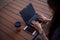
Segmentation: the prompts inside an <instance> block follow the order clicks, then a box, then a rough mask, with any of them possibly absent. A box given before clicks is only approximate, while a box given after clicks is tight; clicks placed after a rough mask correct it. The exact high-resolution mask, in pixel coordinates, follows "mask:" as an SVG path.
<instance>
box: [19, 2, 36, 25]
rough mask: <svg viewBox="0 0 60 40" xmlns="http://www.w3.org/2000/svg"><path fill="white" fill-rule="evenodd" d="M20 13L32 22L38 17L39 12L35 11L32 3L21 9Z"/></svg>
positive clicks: (28, 22)
mask: <svg viewBox="0 0 60 40" xmlns="http://www.w3.org/2000/svg"><path fill="white" fill-rule="evenodd" d="M20 14H21V16H22V18H23V20H24V21H25V22H26V23H27V24H30V23H31V21H32V20H35V19H36V18H37V13H36V12H35V10H34V8H33V6H32V4H31V3H30V4H29V5H27V6H26V7H25V8H24V9H23V10H21V11H20Z"/></svg>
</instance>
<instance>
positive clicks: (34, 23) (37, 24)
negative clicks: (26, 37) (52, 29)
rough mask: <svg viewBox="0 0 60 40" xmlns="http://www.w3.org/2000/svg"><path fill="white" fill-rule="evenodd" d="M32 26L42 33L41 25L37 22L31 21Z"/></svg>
mask: <svg viewBox="0 0 60 40" xmlns="http://www.w3.org/2000/svg"><path fill="white" fill-rule="evenodd" d="M32 24H33V25H34V26H35V28H36V29H37V30H38V31H39V32H40V31H42V30H43V29H42V27H41V24H40V23H39V22H38V21H32Z"/></svg>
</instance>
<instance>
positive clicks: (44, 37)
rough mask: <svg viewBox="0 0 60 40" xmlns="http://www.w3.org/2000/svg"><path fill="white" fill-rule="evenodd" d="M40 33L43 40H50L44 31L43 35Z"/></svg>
mask: <svg viewBox="0 0 60 40" xmlns="http://www.w3.org/2000/svg"><path fill="white" fill-rule="evenodd" d="M39 33H40V36H41V37H42V39H43V40H48V38H47V37H46V35H45V32H44V31H42V33H41V31H39Z"/></svg>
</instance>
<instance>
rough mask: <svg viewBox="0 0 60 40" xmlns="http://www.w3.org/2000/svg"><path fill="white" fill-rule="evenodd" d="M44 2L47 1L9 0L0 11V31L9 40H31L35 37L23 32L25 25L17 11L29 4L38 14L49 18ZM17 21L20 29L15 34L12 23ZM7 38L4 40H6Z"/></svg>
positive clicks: (50, 15)
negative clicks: (19, 23) (20, 24)
mask: <svg viewBox="0 0 60 40" xmlns="http://www.w3.org/2000/svg"><path fill="white" fill-rule="evenodd" d="M8 1H9V0H8ZM46 1H47V0H11V1H10V2H7V3H6V4H5V6H3V7H2V8H1V9H0V31H3V32H4V33H5V34H7V35H8V37H9V38H10V39H9V40H32V39H33V38H34V37H35V35H34V36H33V35H30V34H29V33H27V32H25V31H24V30H23V28H24V27H25V26H26V24H25V22H24V20H23V19H22V17H21V15H20V14H19V11H21V10H22V9H23V8H24V7H26V6H27V5H28V4H29V3H30V2H31V3H32V4H33V6H34V9H35V11H36V12H37V13H38V14H40V13H42V14H43V15H44V16H46V17H48V18H51V17H52V14H51V12H49V9H48V5H47V3H46ZM2 5H3V4H2ZM17 21H20V22H21V23H22V26H21V28H20V29H21V31H20V32H19V33H16V27H15V26H14V23H15V22H17ZM45 28H46V27H45ZM3 32H2V33H3ZM0 35H1V34H0ZM7 35H5V36H7ZM8 37H7V38H8ZM2 38H3V37H2ZM7 38H6V39H4V40H7Z"/></svg>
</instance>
